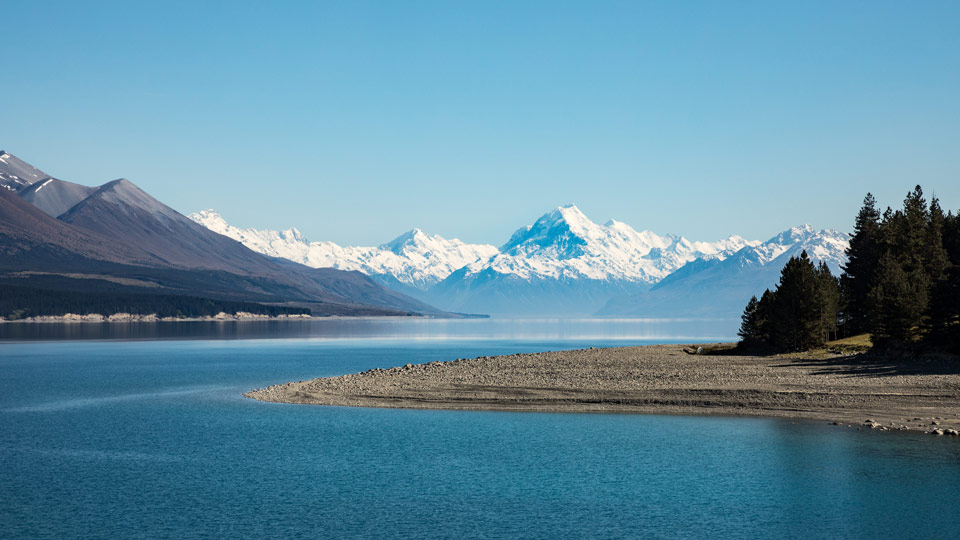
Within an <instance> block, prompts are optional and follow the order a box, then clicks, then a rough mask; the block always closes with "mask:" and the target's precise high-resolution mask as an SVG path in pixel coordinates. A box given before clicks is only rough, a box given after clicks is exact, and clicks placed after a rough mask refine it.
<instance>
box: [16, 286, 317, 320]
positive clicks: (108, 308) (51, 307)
mask: <svg viewBox="0 0 960 540" xmlns="http://www.w3.org/2000/svg"><path fill="white" fill-rule="evenodd" d="M239 311H245V312H248V313H256V314H260V315H271V316H276V315H282V314H288V315H293V314H309V313H310V310H308V309H304V308H293V307H284V306H268V305H264V304H257V303H254V302H233V301H226V300H212V299H209V298H198V297H194V296H178V295H166V294H165V295H153V294H131V293H102V292H98V293H95V294H91V293H81V292H73V291H59V290H49V289H36V288H32V287H20V286H12V285H3V286H2V288H0V316H2V317H6V318H7V319H10V320H14V319H23V318H26V317H34V316H38V315H53V316H58V315H66V314H67V313H74V314H77V315H88V314H92V313H99V314H101V315H112V314H114V313H131V314H134V315H149V314H156V315H157V316H158V317H208V316H213V315H216V314H218V313H220V312H225V313H231V314H232V313H237V312H239Z"/></svg>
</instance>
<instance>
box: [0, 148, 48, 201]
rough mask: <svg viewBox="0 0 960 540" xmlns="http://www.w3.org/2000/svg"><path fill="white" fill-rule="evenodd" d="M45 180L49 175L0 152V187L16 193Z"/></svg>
mask: <svg viewBox="0 0 960 540" xmlns="http://www.w3.org/2000/svg"><path fill="white" fill-rule="evenodd" d="M47 178H50V175H49V174H47V173H45V172H43V171H41V170H40V169H37V168H36V167H34V166H33V165H30V164H29V163H27V162H25V161H22V160H21V159H20V158H18V157H17V156H14V155H13V154H10V153H8V152H4V151H3V150H0V187H3V188H5V189H7V190H9V191H18V190H20V189H22V188H24V187H26V186H29V185H30V184H34V183H36V182H39V181H40V180H46V179H47Z"/></svg>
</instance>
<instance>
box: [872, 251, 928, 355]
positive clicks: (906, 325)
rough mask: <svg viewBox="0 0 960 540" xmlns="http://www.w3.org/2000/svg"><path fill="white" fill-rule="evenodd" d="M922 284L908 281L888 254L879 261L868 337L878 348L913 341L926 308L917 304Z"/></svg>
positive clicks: (904, 273) (901, 267) (896, 261)
mask: <svg viewBox="0 0 960 540" xmlns="http://www.w3.org/2000/svg"><path fill="white" fill-rule="evenodd" d="M921 287H923V284H920V283H917V282H916V281H913V280H911V277H910V274H909V273H907V272H906V271H905V270H904V269H903V266H902V265H901V264H900V262H899V261H898V260H897V258H896V257H895V256H894V255H893V254H892V253H890V252H888V253H885V254H884V255H883V256H882V257H880V262H879V264H878V265H877V274H876V283H875V285H874V286H873V287H872V289H871V290H870V296H869V300H870V307H871V311H870V314H871V316H870V333H871V334H873V342H874V343H877V344H879V345H888V344H890V343H906V342H909V341H912V339H913V337H914V336H915V335H916V333H917V331H918V326H919V324H920V320H921V317H922V316H923V313H924V310H925V306H924V305H923V304H922V303H921V302H920V298H921V297H922V295H921V292H920V291H919V289H920V288H921Z"/></svg>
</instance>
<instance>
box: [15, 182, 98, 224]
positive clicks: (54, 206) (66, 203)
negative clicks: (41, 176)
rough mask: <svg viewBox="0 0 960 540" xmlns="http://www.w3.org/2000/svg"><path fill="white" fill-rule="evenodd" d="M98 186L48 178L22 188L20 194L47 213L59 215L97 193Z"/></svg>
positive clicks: (54, 215)
mask: <svg viewBox="0 0 960 540" xmlns="http://www.w3.org/2000/svg"><path fill="white" fill-rule="evenodd" d="M96 191H97V188H95V187H88V186H81V185H80V184H74V183H73V182H64V181H63V180H57V179H56V178H47V179H46V180H41V181H40V182H36V183H34V184H30V185H29V186H27V187H25V188H23V189H21V190H20V191H18V192H17V194H18V195H20V196H21V197H23V198H24V199H26V200H27V201H29V202H30V203H32V204H33V205H34V206H36V207H37V208H39V209H41V210H43V211H44V212H46V213H47V215H49V216H52V217H58V216H60V214H63V213H64V212H66V211H67V210H70V209H71V208H73V207H74V206H75V205H76V204H77V203H79V202H80V201H82V200H84V199H86V198H87V197H89V196H90V195H92V194H94V193H96Z"/></svg>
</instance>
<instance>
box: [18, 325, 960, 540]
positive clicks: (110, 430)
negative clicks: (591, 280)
mask: <svg viewBox="0 0 960 540" xmlns="http://www.w3.org/2000/svg"><path fill="white" fill-rule="evenodd" d="M255 324H256V325H259V324H260V323H255ZM336 324H338V325H340V328H324V329H318V328H317V327H316V324H315V323H314V324H311V325H308V326H309V328H308V327H301V328H300V329H299V330H293V331H291V330H290V329H289V328H287V329H286V330H282V329H281V330H277V329H276V328H274V330H273V331H271V330H270V329H269V328H266V327H263V326H257V327H248V329H249V332H246V330H245V329H238V328H236V325H234V328H232V329H228V328H225V327H224V326H222V325H221V326H220V327H219V328H220V330H219V331H218V332H219V333H214V335H211V334H210V332H208V331H206V330H202V329H201V328H199V327H193V328H192V329H190V330H189V331H185V332H184V336H185V337H188V338H191V339H188V340H177V339H171V338H175V337H176V335H169V334H170V331H169V330H168V329H163V330H156V331H155V334H154V335H152V336H150V335H146V336H145V335H143V334H144V333H149V331H147V330H144V329H140V330H133V331H132V332H133V333H134V334H136V335H131V334H130V333H129V332H128V333H127V335H124V336H115V337H123V338H125V339H134V340H130V341H95V340H88V341H41V342H18V343H13V342H6V343H3V344H0V464H2V469H0V524H2V529H0V531H2V532H0V537H5V538H6V537H9V538H35V537H46V538H77V537H84V538H129V537H150V538H195V537H206V538H212V537H224V538H264V537H272V538H720V537H725V538H948V537H956V536H957V534H958V533H957V531H958V530H960V529H958V526H960V518H958V516H957V513H958V512H957V508H960V444H958V441H957V440H955V439H943V438H934V437H930V436H925V435H905V434H900V433H876V432H863V431H857V430H852V429H845V428H837V427H834V426H828V425H826V424H823V423H809V422H799V423H791V422H789V421H779V420H770V419H753V418H697V417H669V416H642V415H598V414H541V413H500V412H462V411H405V410H378V409H353V408H341V407H311V406H299V405H283V404H267V403H259V402H255V401H251V400H247V399H244V398H242V397H241V395H240V394H241V393H242V392H244V391H246V390H249V389H250V388H254V387H260V386H264V385H267V384H273V383H278V382H284V381H288V380H299V379H305V378H310V377H316V376H322V375H337V374H342V373H348V372H354V371H358V370H365V369H369V368H373V367H389V366H395V365H402V364H406V363H410V362H429V361H434V360H449V359H453V358H458V357H472V356H479V355H491V354H500V353H515V352H524V351H539V350H547V349H559V348H579V347H587V346H598V345H601V346H602V345H624V344H640V343H650V342H667V341H689V340H690V339H689V337H690V336H688V335H686V332H688V331H693V330H694V329H693V327H692V326H690V324H692V323H689V322H686V323H678V325H675V326H671V325H669V324H665V323H655V322H650V321H645V322H644V321H640V322H637V321H634V322H633V323H623V322H608V323H607V324H601V323H587V322H585V323H582V324H578V323H575V322H570V321H567V322H558V321H553V322H550V321H519V322H518V321H512V322H503V321H500V322H486V323H483V322H480V323H461V324H459V326H458V324H456V323H436V324H435V325H434V326H429V325H428V326H426V327H425V326H424V323H423V322H421V321H412V322H411V321H404V322H396V321H394V322H389V321H383V320H372V321H362V322H361V321H346V322H345V321H341V322H338V323H336ZM471 324H473V326H471ZM651 325H653V326H651ZM657 325H659V326H657ZM684 325H687V326H686V327H685V326H684ZM73 326H74V327H76V326H77V325H73ZM94 326H99V325H94ZM268 326H269V325H268ZM51 331H52V332H54V333H56V332H59V331H58V330H55V329H52V330H51ZM69 331H71V332H78V331H79V330H76V329H74V330H69ZM699 331H701V332H703V333H702V334H701V336H702V337H704V338H706V339H705V340H715V339H722V338H724V337H727V336H724V335H723V334H722V333H721V334H717V335H713V334H710V331H709V330H704V328H703V327H701V328H700V330H699ZM84 332H88V333H95V332H96V331H95V330H93V329H90V328H88V329H87V330H84ZM110 332H114V333H116V332H117V330H116V329H114V330H110ZM156 332H168V335H157V334H156ZM245 332H246V333H245ZM498 333H499V334H500V335H498ZM247 335H251V336H255V337H259V338H263V337H272V336H281V337H277V338H275V339H212V338H214V337H217V338H223V337H228V338H242V337H246V336H247ZM7 337H11V336H9V335H7ZM44 337H47V338H49V337H57V336H56V335H52V336H51V335H47V336H40V335H34V336H32V337H31V336H23V335H21V336H17V339H31V338H32V339H42V338H44ZM61 337H62V336H61ZM76 337H78V338H88V339H105V336H104V335H100V336H99V337H97V336H95V335H89V334H88V335H85V336H76ZM151 337H152V338H153V340H146V339H147V338H151ZM161 338H162V339H161Z"/></svg>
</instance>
